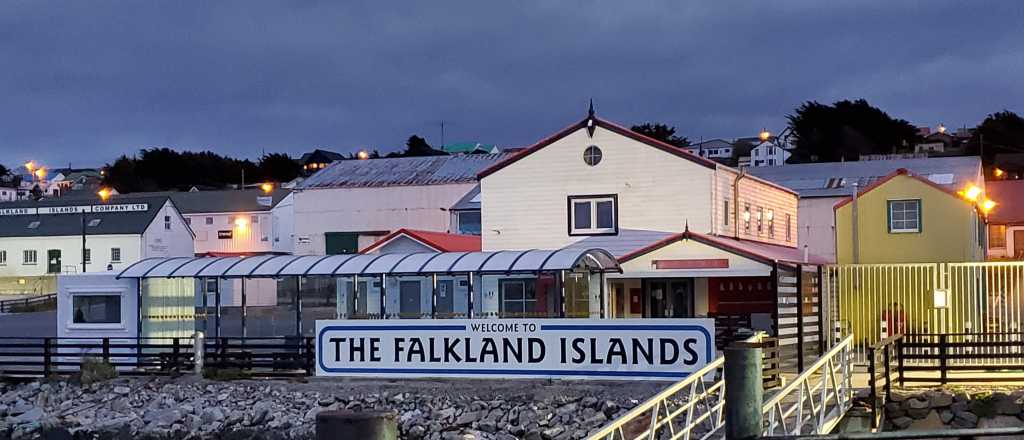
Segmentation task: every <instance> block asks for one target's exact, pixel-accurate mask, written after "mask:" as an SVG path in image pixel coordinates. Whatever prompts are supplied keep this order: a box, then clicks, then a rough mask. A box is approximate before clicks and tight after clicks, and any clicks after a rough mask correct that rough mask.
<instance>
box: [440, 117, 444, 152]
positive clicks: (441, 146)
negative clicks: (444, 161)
mask: <svg viewBox="0 0 1024 440" xmlns="http://www.w3.org/2000/svg"><path fill="white" fill-rule="evenodd" d="M439 147H440V148H439V149H441V150H443V149H444V119H442V120H441V145H439Z"/></svg>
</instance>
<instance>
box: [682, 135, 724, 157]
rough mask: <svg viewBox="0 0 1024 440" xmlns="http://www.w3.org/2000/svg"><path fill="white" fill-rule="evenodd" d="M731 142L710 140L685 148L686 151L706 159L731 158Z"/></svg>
mask: <svg viewBox="0 0 1024 440" xmlns="http://www.w3.org/2000/svg"><path fill="white" fill-rule="evenodd" d="M732 149H733V147H732V142H729V141H727V140H725V139H710V140H706V141H702V142H700V143H697V144H693V145H691V146H689V147H686V150H687V151H689V152H691V153H693V154H696V155H698V156H701V157H706V158H708V159H730V158H732Z"/></svg>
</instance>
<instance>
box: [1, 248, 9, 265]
mask: <svg viewBox="0 0 1024 440" xmlns="http://www.w3.org/2000/svg"><path fill="white" fill-rule="evenodd" d="M6 265H7V251H0V266H6Z"/></svg>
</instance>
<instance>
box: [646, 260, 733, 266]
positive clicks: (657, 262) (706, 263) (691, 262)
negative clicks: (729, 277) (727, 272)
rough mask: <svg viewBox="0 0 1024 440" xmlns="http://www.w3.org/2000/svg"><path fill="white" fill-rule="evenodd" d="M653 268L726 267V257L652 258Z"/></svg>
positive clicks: (727, 263)
mask: <svg viewBox="0 0 1024 440" xmlns="http://www.w3.org/2000/svg"><path fill="white" fill-rule="evenodd" d="M654 268H655V269H728V268H729V259H728V258H702V259H690V260H654Z"/></svg>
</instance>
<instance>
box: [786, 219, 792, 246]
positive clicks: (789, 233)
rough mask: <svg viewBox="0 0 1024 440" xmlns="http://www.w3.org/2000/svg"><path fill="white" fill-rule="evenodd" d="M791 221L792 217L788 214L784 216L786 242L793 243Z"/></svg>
mask: <svg viewBox="0 0 1024 440" xmlns="http://www.w3.org/2000/svg"><path fill="white" fill-rule="evenodd" d="M792 220H793V217H792V216H791V215H789V214H786V241H793V225H792V223H791V222H792Z"/></svg>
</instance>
